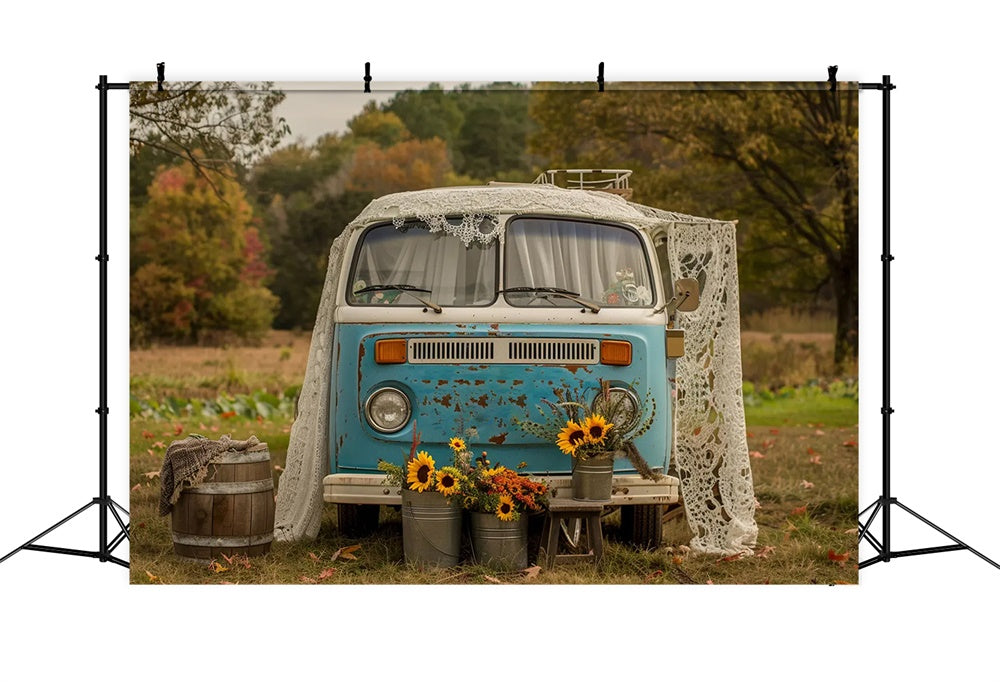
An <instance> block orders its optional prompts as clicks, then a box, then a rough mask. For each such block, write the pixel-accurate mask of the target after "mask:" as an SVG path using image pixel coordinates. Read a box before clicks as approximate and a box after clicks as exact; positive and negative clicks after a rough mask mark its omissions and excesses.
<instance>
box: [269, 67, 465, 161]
mask: <svg viewBox="0 0 1000 682" xmlns="http://www.w3.org/2000/svg"><path fill="white" fill-rule="evenodd" d="M428 85H429V83H428V82H407V83H383V84H381V86H380V87H373V88H372V89H373V90H374V92H371V93H367V94H366V93H365V92H364V90H363V87H364V86H363V83H275V84H274V87H275V88H276V89H279V90H282V91H283V92H284V93H285V100H284V101H283V102H282V103H281V104H279V105H278V106H277V107H275V110H274V111H275V116H281V117H284V119H285V121H286V122H287V123H288V125H289V127H290V128H291V129H292V133H291V135H290V136H286V137H285V138H284V139H283V140H282V143H281V146H285V145H288V144H292V143H293V142H295V141H297V140H300V139H302V140H304V141H305V142H306V144H309V143H311V142H313V141H315V140H316V138H317V137H319V136H320V135H322V134H324V133H331V132H337V133H342V132H344V131H346V130H347V122H348V121H349V120H350V119H351V118H353V117H354V116H355V115H356V114H357V113H358V112H359V111H361V108H362V107H364V105H365V103H366V102H368V101H371V100H374V101H375V102H377V103H378V104H382V103H383V102H387V101H388V100H390V99H392V97H393V95H395V94H396V93H397V92H399V91H401V90H420V89H423V88H426V87H427V86H428ZM457 85H459V84H458V83H441V87H442V88H444V89H445V90H451V89H452V88H454V87H456V86H457ZM473 85H476V83H473Z"/></svg>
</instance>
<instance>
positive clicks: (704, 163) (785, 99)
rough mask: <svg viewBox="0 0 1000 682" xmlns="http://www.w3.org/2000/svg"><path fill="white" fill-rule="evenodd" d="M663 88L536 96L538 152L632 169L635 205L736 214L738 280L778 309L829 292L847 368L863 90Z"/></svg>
mask: <svg viewBox="0 0 1000 682" xmlns="http://www.w3.org/2000/svg"><path fill="white" fill-rule="evenodd" d="M637 87H641V85H640V86H637ZM657 88H659V89H657ZM657 88H653V89H649V90H647V91H643V92H636V91H635V90H631V89H630V90H620V91H608V92H604V93H597V92H585V91H567V90H555V89H553V90H544V89H540V90H537V91H536V92H534V93H533V95H534V96H533V102H532V110H531V111H532V116H533V117H534V118H535V119H536V121H537V122H538V124H539V126H540V129H539V131H538V133H537V134H536V135H535V136H533V137H532V140H531V144H532V151H534V152H535V153H538V154H541V155H544V156H547V157H548V158H550V159H552V160H559V161H561V162H563V163H566V164H568V165H573V164H581V165H584V166H594V165H595V164H596V166H595V167H599V166H601V165H607V164H609V163H612V162H613V163H615V164H621V165H625V166H626V167H633V168H635V169H637V170H640V171H641V172H640V173H638V174H637V175H638V177H639V178H640V180H639V182H637V183H636V195H635V198H636V200H638V201H642V202H645V203H654V204H657V203H658V204H660V205H665V206H669V207H670V208H671V209H673V210H681V211H686V212H690V213H696V214H697V213H700V214H707V215H712V216H713V217H720V218H739V219H740V233H741V234H740V236H741V239H742V240H743V243H742V248H741V263H740V267H741V280H743V281H744V282H746V281H753V282H754V283H755V284H756V285H757V286H759V287H760V288H762V289H763V290H765V291H767V292H769V294H770V295H771V297H772V298H773V300H775V301H776V302H777V301H782V302H786V301H802V300H804V299H808V298H809V297H812V298H814V299H815V298H816V297H818V296H821V295H823V294H824V293H825V292H830V294H831V296H832V298H833V300H834V301H835V310H836V332H835V352H834V355H835V361H836V363H837V365H838V367H840V368H843V367H845V366H846V365H847V364H848V363H849V361H850V360H851V359H853V358H856V357H857V348H858V336H857V331H858V307H857V306H858V302H857V299H858V288H857V281H858V213H857V186H858V161H857V149H858V147H857V134H858V119H857V91H856V90H850V89H848V86H847V85H842V86H841V88H840V89H839V90H837V91H836V92H832V93H831V92H829V91H828V89H827V88H826V86H825V85H822V84H801V85H800V86H796V87H793V88H792V89H763V88H737V87H722V88H713V87H709V86H704V85H703V86H693V85H691V86H683V85H677V86H674V87H673V88H672V89H670V88H668V89H664V88H663V87H662V86H657Z"/></svg>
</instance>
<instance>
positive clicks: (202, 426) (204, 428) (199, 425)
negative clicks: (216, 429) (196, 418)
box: [198, 424, 208, 431]
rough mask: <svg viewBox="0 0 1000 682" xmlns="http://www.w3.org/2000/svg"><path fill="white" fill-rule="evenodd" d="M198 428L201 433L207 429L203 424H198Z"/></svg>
mask: <svg viewBox="0 0 1000 682" xmlns="http://www.w3.org/2000/svg"><path fill="white" fill-rule="evenodd" d="M198 428H199V429H201V430H202V431H206V430H208V427H207V426H205V425H204V424H198Z"/></svg>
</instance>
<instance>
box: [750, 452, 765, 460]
mask: <svg viewBox="0 0 1000 682" xmlns="http://www.w3.org/2000/svg"><path fill="white" fill-rule="evenodd" d="M750 456H751V457H753V458H754V459H764V453H762V452H761V451H760V450H751V451H750Z"/></svg>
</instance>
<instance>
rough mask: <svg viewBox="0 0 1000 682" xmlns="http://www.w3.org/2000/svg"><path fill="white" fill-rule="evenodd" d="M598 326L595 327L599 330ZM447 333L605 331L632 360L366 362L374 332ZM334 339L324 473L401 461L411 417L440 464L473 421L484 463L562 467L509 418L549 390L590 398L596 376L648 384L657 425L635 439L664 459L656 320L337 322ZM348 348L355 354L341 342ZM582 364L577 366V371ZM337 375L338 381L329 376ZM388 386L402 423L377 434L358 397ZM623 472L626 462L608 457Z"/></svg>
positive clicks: (583, 334) (668, 368)
mask: <svg viewBox="0 0 1000 682" xmlns="http://www.w3.org/2000/svg"><path fill="white" fill-rule="evenodd" d="M598 330H600V331H598ZM442 333H445V334H453V335H454V336H456V337H462V338H468V337H483V338H485V337H496V336H502V337H520V338H525V337H527V338H531V337H535V338H544V337H554V338H597V337H601V338H611V339H621V340H627V341H630V342H631V343H632V364H631V365H629V366H627V367H614V366H608V365H571V366H567V365H561V366H560V365H528V364H525V365H509V364H496V365H458V364H449V365H433V364H402V365H398V364H394V365H378V364H376V363H375V360H374V359H375V352H374V344H375V341H376V340H378V339H379V338H386V337H390V338H391V337H403V338H413V337H418V336H429V335H434V336H436V337H438V338H440V335H441V334H442ZM335 343H337V344H340V345H342V346H343V350H344V352H342V353H340V354H339V357H338V362H337V363H336V365H335V366H334V367H333V368H332V372H331V381H332V382H333V383H332V387H333V389H334V390H332V391H331V395H332V396H333V400H332V401H331V402H332V404H331V409H330V446H331V447H330V471H331V473H338V472H344V473H349V472H375V471H377V469H376V464H377V462H378V460H379V459H380V458H381V459H385V460H388V461H392V462H399V463H401V462H402V461H403V459H404V457H405V456H406V453H408V452H409V450H410V444H411V442H412V439H413V426H412V421H413V420H414V419H415V420H416V422H417V426H416V429H417V431H419V432H420V434H421V446H420V447H421V449H425V450H427V451H428V452H430V453H431V454H432V456H434V457H435V459H438V460H439V461H441V462H445V461H448V460H449V459H450V450H448V447H447V442H448V440H449V438H451V437H452V436H455V435H463V430H464V429H467V428H468V427H472V426H474V427H476V434H475V435H474V436H473V437H472V438H469V439H468V440H469V448H470V449H471V450H472V451H473V452H475V453H477V454H478V453H479V452H480V451H482V450H486V451H488V452H489V455H490V460H491V461H492V462H494V463H496V462H499V463H503V464H507V465H509V466H511V467H514V466H516V465H517V464H518V463H519V462H522V461H524V462H527V464H528V466H527V471H528V472H529V473H536V474H546V473H548V474H564V473H569V471H570V468H571V466H572V463H571V460H570V458H569V457H568V456H566V455H563V454H562V453H560V452H559V450H558V449H557V448H556V446H555V445H554V444H552V443H542V442H539V441H538V440H537V439H536V438H534V437H533V436H531V435H530V434H527V433H525V432H524V431H521V430H520V429H518V428H517V427H516V426H515V425H514V420H515V419H517V418H528V419H537V418H538V416H539V415H538V412H537V410H536V409H535V406H536V405H539V404H541V400H542V399H543V398H545V399H548V400H552V399H553V397H554V392H555V391H560V392H568V393H570V394H578V393H580V392H585V393H586V395H587V400H588V401H589V400H590V399H591V398H593V396H594V395H595V393H596V390H597V387H598V382H599V380H600V379H608V380H610V381H612V382H614V383H619V384H628V385H633V386H634V387H635V389H636V390H637V392H638V393H639V395H640V397H644V396H645V395H646V392H647V390H648V391H649V392H650V394H651V395H652V396H653V398H654V399H655V401H656V410H657V418H656V422H655V424H654V426H653V428H651V429H650V430H649V431H648V432H647V433H646V434H645V435H643V436H642V437H641V438H640V439H639V440H638V441H637V442H636V445H637V447H638V448H639V451H640V452H641V453H642V454H643V456H644V457H645V458H646V460H647V462H648V463H649V464H650V466H652V467H656V468H661V467H662V469H663V470H666V468H667V465H668V464H669V443H670V442H671V439H670V426H671V424H672V417H671V401H670V396H669V391H670V388H671V387H672V383H671V382H672V381H673V376H674V361H672V360H670V361H668V360H665V356H666V349H665V337H664V333H663V327H660V326H656V325H627V326H626V325H615V326H610V325H609V326H606V327H605V326H601V327H595V326H594V325H588V326H581V325H541V324H531V325H528V324H521V325H517V324H511V325H506V324H505V325H496V324H492V325H476V324H462V325H441V324H383V325H379V326H377V327H374V326H373V325H368V324H343V323H342V324H338V325H337V328H336V330H335ZM352 348H356V349H358V350H357V352H353V351H351V350H349V349H352ZM581 370H583V371H581ZM338 377H340V379H339V380H338ZM383 386H393V387H396V388H398V389H400V390H401V391H403V392H404V393H405V394H406V395H407V396H408V397H409V399H410V404H411V405H412V406H413V412H414V414H413V417H412V418H411V420H410V421H411V423H409V424H407V426H406V427H404V428H403V429H402V430H401V431H399V432H397V433H395V434H381V433H378V432H376V431H375V430H374V429H372V428H371V427H370V426H369V425H368V423H367V421H366V420H365V418H364V414H363V405H364V402H365V400H366V399H367V398H368V396H369V395H370V394H371V392H372V391H373V390H375V389H376V388H380V387H383ZM616 469H618V470H621V471H629V470H631V465H629V463H628V462H627V461H625V460H620V461H619V462H618V463H617V464H616Z"/></svg>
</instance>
